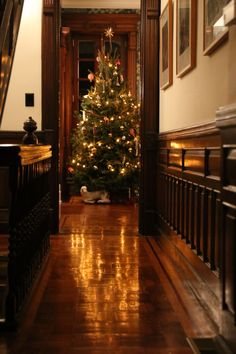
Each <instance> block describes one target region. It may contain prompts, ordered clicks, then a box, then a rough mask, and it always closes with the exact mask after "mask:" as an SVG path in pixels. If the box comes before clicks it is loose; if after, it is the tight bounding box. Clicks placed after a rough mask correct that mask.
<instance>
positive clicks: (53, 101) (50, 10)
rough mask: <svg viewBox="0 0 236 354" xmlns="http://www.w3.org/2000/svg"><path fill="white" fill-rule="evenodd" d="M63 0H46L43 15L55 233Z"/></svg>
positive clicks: (44, 117)
mask: <svg viewBox="0 0 236 354" xmlns="http://www.w3.org/2000/svg"><path fill="white" fill-rule="evenodd" d="M59 65H60V1H59V0H44V2H43V18H42V128H43V130H45V129H52V130H53V131H54V141H53V142H51V143H52V146H53V151H54V158H53V161H52V170H53V171H54V172H55V174H54V177H55V180H54V183H53V184H52V186H51V188H52V198H53V201H54V202H55V205H54V206H55V208H56V209H55V213H54V214H53V218H54V220H53V225H54V230H53V233H57V232H58V229H59V177H58V159H59V150H58V145H59V136H58V135H59V92H60V86H59V85H60V73H59Z"/></svg>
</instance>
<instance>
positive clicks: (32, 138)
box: [22, 117, 38, 145]
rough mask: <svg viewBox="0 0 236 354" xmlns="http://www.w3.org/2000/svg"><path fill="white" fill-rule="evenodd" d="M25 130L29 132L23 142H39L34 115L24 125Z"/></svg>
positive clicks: (28, 143) (27, 143)
mask: <svg viewBox="0 0 236 354" xmlns="http://www.w3.org/2000/svg"><path fill="white" fill-rule="evenodd" d="M23 128H24V130H25V131H26V132H27V133H26V134H25V135H24V137H23V140H22V143H23V144H26V145H30V144H38V138H37V136H36V135H35V134H34V131H35V130H36V129H37V123H36V122H35V121H34V120H33V118H32V117H29V118H28V119H27V120H26V121H25V122H24V125H23Z"/></svg>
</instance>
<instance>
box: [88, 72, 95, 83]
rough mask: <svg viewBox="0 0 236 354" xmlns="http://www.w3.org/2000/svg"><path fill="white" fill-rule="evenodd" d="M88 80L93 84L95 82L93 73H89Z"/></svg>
mask: <svg viewBox="0 0 236 354" xmlns="http://www.w3.org/2000/svg"><path fill="white" fill-rule="evenodd" d="M88 79H89V81H90V82H92V81H93V80H94V74H93V73H89V74H88Z"/></svg>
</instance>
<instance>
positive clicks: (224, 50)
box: [160, 0, 236, 132]
mask: <svg viewBox="0 0 236 354" xmlns="http://www.w3.org/2000/svg"><path fill="white" fill-rule="evenodd" d="M166 3H167V0H163V1H162V10H163V8H164V7H165V5H166ZM173 7H174V9H173V10H174V24H173V25H174V33H173V34H174V35H173V40H174V43H173V85H172V86H170V87H169V88H167V89H166V90H165V91H163V90H161V93H160V131H161V132H164V131H169V130H175V129H181V128H184V127H188V126H194V125H198V124H200V123H205V122H210V121H213V120H214V119H215V111H216V109H217V108H218V107H219V106H224V105H227V104H230V103H233V102H236V79H235V78H236V65H235V63H236V26H235V25H234V26H231V27H230V29H229V39H228V41H226V42H225V43H224V44H223V45H222V46H221V47H219V48H217V49H216V50H215V51H214V52H213V53H212V55H211V56H204V55H203V0H199V1H198V14H197V15H198V26H197V65H196V68H195V69H193V70H192V71H190V72H189V73H188V74H186V75H185V76H183V78H177V77H176V69H175V68H176V60H175V53H176V52H175V48H176V35H175V34H176V31H175V25H176V22H175V20H176V0H174V1H173Z"/></svg>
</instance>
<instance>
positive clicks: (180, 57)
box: [176, 0, 197, 77]
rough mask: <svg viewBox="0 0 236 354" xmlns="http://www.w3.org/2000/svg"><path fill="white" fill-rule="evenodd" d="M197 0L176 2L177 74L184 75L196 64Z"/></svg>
mask: <svg viewBox="0 0 236 354" xmlns="http://www.w3.org/2000/svg"><path fill="white" fill-rule="evenodd" d="M196 31H197V0H177V3H176V75H177V77H183V76H184V75H185V74H187V73H188V72H189V71H190V70H192V69H193V68H194V67H195V66H196Z"/></svg>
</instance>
